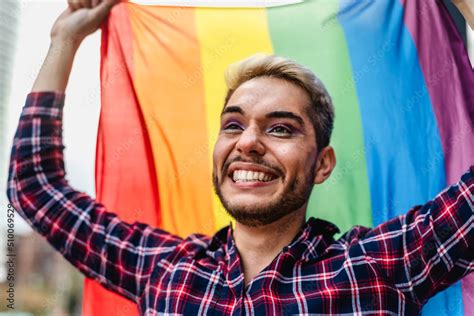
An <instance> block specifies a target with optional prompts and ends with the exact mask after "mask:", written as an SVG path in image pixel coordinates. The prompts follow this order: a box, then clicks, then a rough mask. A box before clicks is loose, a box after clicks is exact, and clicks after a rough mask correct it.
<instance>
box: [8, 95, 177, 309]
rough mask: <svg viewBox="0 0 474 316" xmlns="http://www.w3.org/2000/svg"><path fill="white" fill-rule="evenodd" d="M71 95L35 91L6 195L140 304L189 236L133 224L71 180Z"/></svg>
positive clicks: (86, 268)
mask: <svg viewBox="0 0 474 316" xmlns="http://www.w3.org/2000/svg"><path fill="white" fill-rule="evenodd" d="M63 104H64V94H62V93H56V92H36V93H30V94H29V95H28V97H27V100H26V104H25V106H24V108H23V111H22V114H21V116H20V121H19V125H18V129H17V131H16V134H15V138H14V140H13V148H12V152H11V160H10V167H9V178H8V186H7V195H8V198H9V199H10V201H11V204H12V205H13V206H14V208H15V209H16V210H17V212H18V213H19V214H20V215H21V216H22V217H23V218H24V219H25V220H26V221H27V222H28V223H29V224H30V225H31V226H32V227H33V229H34V230H35V231H37V232H38V233H40V234H41V235H43V236H45V237H46V238H47V240H48V241H49V242H50V243H51V245H52V246H53V247H54V248H55V249H57V250H58V251H59V252H60V253H61V254H62V255H63V256H64V257H65V258H66V259H67V260H68V261H70V262H71V263H72V264H73V265H74V266H75V267H77V268H78V269H79V270H80V271H81V272H83V273H84V274H85V275H86V276H87V277H90V278H93V279H95V280H96V281H98V282H99V283H100V284H102V285H103V286H105V287H106V288H107V289H109V290H112V291H114V292H117V293H119V294H121V295H123V296H125V297H126V298H128V299H131V300H133V301H138V299H139V297H140V296H141V293H142V291H143V289H144V286H145V284H146V282H147V281H148V279H149V277H150V275H151V273H152V270H153V267H154V266H155V265H156V263H157V261H158V260H160V259H162V258H164V257H165V256H167V255H168V254H170V253H171V252H172V251H173V250H174V249H175V248H176V247H177V245H178V244H179V243H180V242H181V241H182V239H181V238H179V237H177V236H174V235H172V234H170V233H167V232H165V231H163V230H160V229H157V228H152V227H150V226H148V225H145V224H142V223H138V222H135V223H133V224H127V223H125V222H123V221H121V220H120V219H119V218H118V217H117V216H116V215H115V214H114V213H112V212H108V211H107V209H106V208H105V207H104V205H102V204H100V203H98V202H97V201H95V200H94V199H92V198H91V197H89V196H88V195H86V194H85V193H82V192H79V191H76V190H74V189H73V188H72V187H71V186H70V185H69V184H68V182H67V180H66V179H65V169H64V160H63V149H64V146H63V143H62V108H63Z"/></svg>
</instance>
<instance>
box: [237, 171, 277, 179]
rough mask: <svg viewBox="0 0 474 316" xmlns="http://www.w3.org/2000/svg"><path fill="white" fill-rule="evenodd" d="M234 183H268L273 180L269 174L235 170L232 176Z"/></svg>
mask: <svg viewBox="0 0 474 316" xmlns="http://www.w3.org/2000/svg"><path fill="white" fill-rule="evenodd" d="M232 179H233V180H234V181H236V182H237V181H263V182H267V181H270V180H271V179H272V177H271V176H270V175H268V174H265V173H263V172H258V171H247V170H235V171H234V172H233V174H232Z"/></svg>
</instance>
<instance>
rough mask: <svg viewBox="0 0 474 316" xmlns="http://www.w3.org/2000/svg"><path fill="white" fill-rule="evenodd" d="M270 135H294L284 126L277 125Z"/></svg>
mask: <svg viewBox="0 0 474 316" xmlns="http://www.w3.org/2000/svg"><path fill="white" fill-rule="evenodd" d="M269 132H270V133H274V134H278V135H283V136H288V135H291V134H292V131H291V129H290V128H288V127H286V126H284V125H277V126H274V127H272V128H271V129H270V131H269Z"/></svg>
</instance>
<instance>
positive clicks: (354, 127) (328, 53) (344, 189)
mask: <svg viewBox="0 0 474 316" xmlns="http://www.w3.org/2000/svg"><path fill="white" fill-rule="evenodd" d="M338 10H339V5H338V3H337V1H327V0H326V1H305V2H303V3H301V4H296V5H289V6H283V7H276V8H270V9H268V10H267V11H268V23H269V29H270V36H271V39H272V44H273V49H274V52H275V54H276V55H280V56H284V57H289V58H292V59H294V60H296V61H297V62H299V63H301V64H303V65H305V66H307V67H309V68H310V69H311V70H313V71H314V72H315V73H316V75H317V76H319V78H320V79H321V80H322V81H323V82H324V84H325V85H326V88H327V89H328V91H329V93H330V94H331V96H332V98H333V102H334V105H335V109H336V121H335V127H334V132H333V136H332V140H331V144H332V146H333V147H334V148H335V150H336V157H337V161H338V162H337V165H336V168H335V170H334V172H333V174H332V175H331V177H330V178H329V179H328V180H327V181H326V183H324V184H322V185H316V186H315V187H314V189H313V193H312V195H311V199H310V201H309V206H308V213H307V216H308V217H309V216H314V217H319V218H323V219H326V220H329V221H331V222H333V223H335V224H336V225H337V226H338V227H339V228H340V229H341V231H343V232H344V231H346V230H347V229H349V228H350V227H351V226H353V225H356V224H357V225H365V226H372V213H371V205H370V193H369V183H368V177H367V169H366V160H365V150H364V140H363V131H362V122H361V117H360V113H359V107H358V102H357V97H356V91H355V88H354V84H353V79H352V78H353V76H352V69H351V64H350V59H349V53H348V49H347V45H346V41H345V38H344V33H343V30H342V28H341V25H340V24H339V22H338V21H337V12H338ZM369 145H370V144H369Z"/></svg>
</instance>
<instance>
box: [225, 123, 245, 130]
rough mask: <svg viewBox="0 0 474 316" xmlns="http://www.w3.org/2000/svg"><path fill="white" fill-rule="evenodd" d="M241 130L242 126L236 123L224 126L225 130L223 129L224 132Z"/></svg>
mask: <svg viewBox="0 0 474 316" xmlns="http://www.w3.org/2000/svg"><path fill="white" fill-rule="evenodd" d="M239 129H242V127H240V125H239V124H236V123H230V124H227V125H226V126H224V128H222V130H224V131H228V130H232V131H235V130H239Z"/></svg>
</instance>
